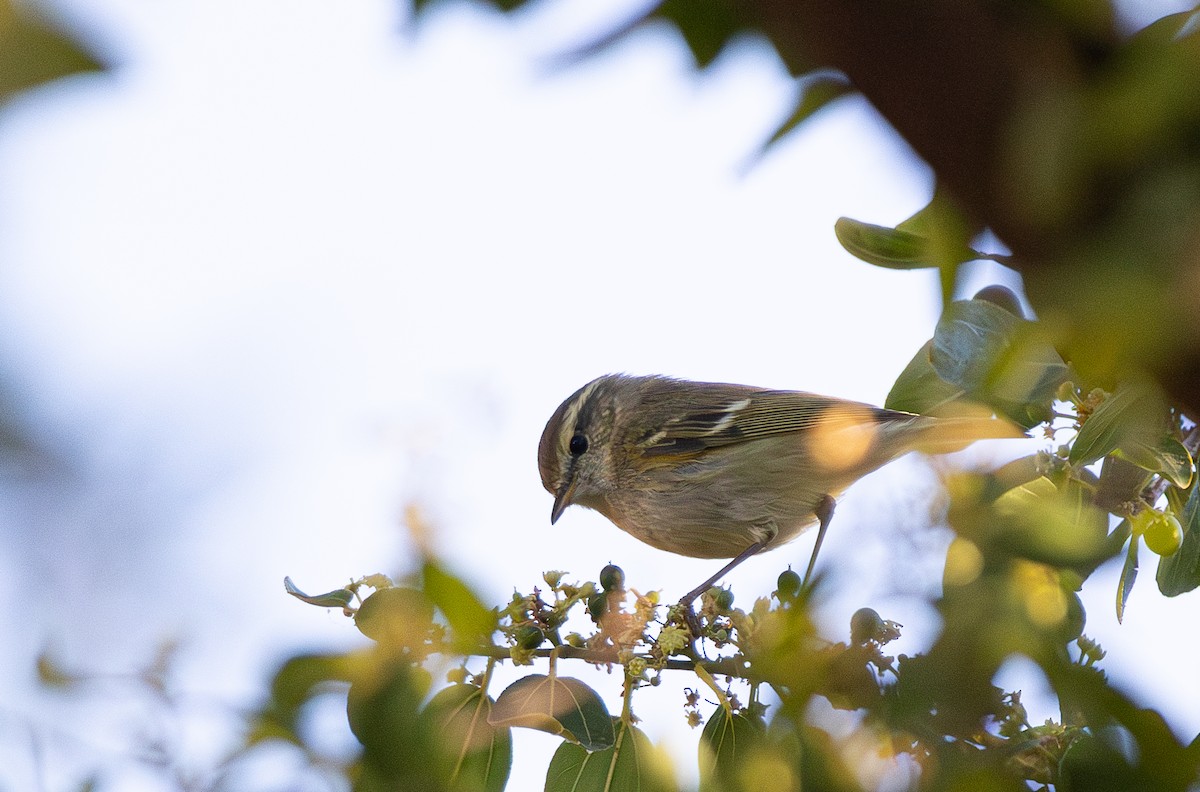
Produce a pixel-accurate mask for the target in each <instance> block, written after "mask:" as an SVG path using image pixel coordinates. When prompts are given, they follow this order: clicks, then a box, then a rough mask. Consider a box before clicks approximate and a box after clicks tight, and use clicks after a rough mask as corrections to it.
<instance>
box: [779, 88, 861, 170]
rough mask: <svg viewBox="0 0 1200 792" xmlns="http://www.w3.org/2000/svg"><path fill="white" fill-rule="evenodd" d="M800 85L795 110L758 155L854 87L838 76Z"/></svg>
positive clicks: (850, 91) (851, 91)
mask: <svg viewBox="0 0 1200 792" xmlns="http://www.w3.org/2000/svg"><path fill="white" fill-rule="evenodd" d="M802 83H803V87H802V89H801V92H800V97H799V99H798V100H797V101H796V106H795V108H793V109H792V112H791V114H790V115H789V116H788V117H787V120H786V121H784V122H783V123H782V124H780V125H779V128H778V129H776V130H775V132H774V133H773V134H772V135H771V137H769V138H768V139H767V141H766V142H765V143H763V144H762V148H761V149H760V150H759V153H760V154H765V153H766V152H767V150H768V149H770V148H771V146H773V145H775V144H776V143H778V142H779V141H780V140H782V139H783V138H784V137H786V136H787V135H788V133H789V132H791V131H792V130H794V129H796V128H797V127H799V126H800V125H801V124H803V123H804V122H805V121H807V120H808V119H810V118H812V117H813V116H814V115H815V114H816V113H817V111H818V110H821V109H822V108H824V107H826V106H827V105H829V104H830V103H831V102H834V101H836V100H837V99H840V98H842V97H843V96H845V95H846V94H849V93H853V92H854V87H853V86H852V85H850V81H849V80H847V79H846V78H845V77H843V76H842V75H840V74H820V75H814V76H813V77H811V78H810V79H807V80H802Z"/></svg>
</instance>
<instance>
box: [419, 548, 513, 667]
mask: <svg viewBox="0 0 1200 792" xmlns="http://www.w3.org/2000/svg"><path fill="white" fill-rule="evenodd" d="M424 579H425V596H427V597H429V600H430V601H431V602H432V603H433V604H434V605H436V606H437V608H438V610H440V611H441V612H442V613H443V614H445V616H446V621H448V622H450V629H451V631H452V633H453V637H454V639H455V641H456V643H457V644H458V645H459V646H460V647H461V648H463V649H464V650H469V649H471V648H473V647H477V646H479V645H480V644H483V643H488V642H489V641H490V639H491V636H492V633H493V632H495V630H496V620H497V616H496V612H495V611H493V610H489V609H488V608H487V607H485V606H484V604H483V602H482V601H480V599H479V597H477V596H475V593H474V592H473V591H471V589H470V588H468V587H467V584H466V583H464V582H462V580H461V579H459V578H457V577H455V576H454V575H451V574H450V573H449V572H447V571H446V570H445V569H443V568H442V567H441V566H440V565H438V564H437V563H435V562H433V561H426V562H425V566H424Z"/></svg>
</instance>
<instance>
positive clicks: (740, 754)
mask: <svg viewBox="0 0 1200 792" xmlns="http://www.w3.org/2000/svg"><path fill="white" fill-rule="evenodd" d="M765 742H766V733H765V730H764V729H763V726H762V724H761V723H759V722H758V721H756V720H752V719H751V718H749V717H747V716H746V715H744V714H742V713H740V712H737V713H734V712H730V711H729V710H727V709H726V708H725V707H717V710H716V712H714V713H713V714H712V716H711V717H709V719H708V723H706V724H704V731H703V732H701V734H700V782H701V789H737V788H739V781H738V769H739V768H740V767H741V766H742V765H743V764H745V762H746V761H747V759H748V758H749V757H751V756H753V755H754V754H756V753H759V752H761V751H762V750H763V748H764V744H765Z"/></svg>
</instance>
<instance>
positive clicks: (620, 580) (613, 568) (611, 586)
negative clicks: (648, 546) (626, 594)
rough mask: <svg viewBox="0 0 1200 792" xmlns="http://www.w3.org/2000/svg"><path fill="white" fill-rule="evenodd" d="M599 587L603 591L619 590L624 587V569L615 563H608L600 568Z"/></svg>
mask: <svg viewBox="0 0 1200 792" xmlns="http://www.w3.org/2000/svg"><path fill="white" fill-rule="evenodd" d="M600 588H602V589H604V590H605V591H621V590H623V589H624V588H625V570H623V569H621V567H619V566H617V565H616V564H608V565H606V566H605V567H604V569H601V570H600Z"/></svg>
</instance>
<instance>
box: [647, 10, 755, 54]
mask: <svg viewBox="0 0 1200 792" xmlns="http://www.w3.org/2000/svg"><path fill="white" fill-rule="evenodd" d="M743 13H744V11H743V9H742V7H741V6H740V5H739V4H738V3H737V2H736V1H735V0H663V2H661V3H659V5H658V7H657V8H656V9H654V11H653V12H652V13H651V14H650V18H652V19H664V20H666V21H668V22H670V23H671V24H673V25H674V26H675V28H676V29H678V30H679V32H680V34H682V36H683V40H684V41H685V42H686V43H687V46H688V49H689V50H691V52H692V57H694V58H695V59H696V65H697V66H698V67H700V68H701V69H704V68H706V67H708V66H709V65H710V64H711V63H712V62H713V61H715V60H716V59H717V56H718V55H720V54H721V50H723V49H725V46H726V45H727V44H728V43H729V42H730V40H731V39H732V38H733V37H734V36H735V35H737V33H738V32H739V31H741V30H743V29H744V28H745V27H746V26H745V24H744V23H743V22H742V15H743Z"/></svg>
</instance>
